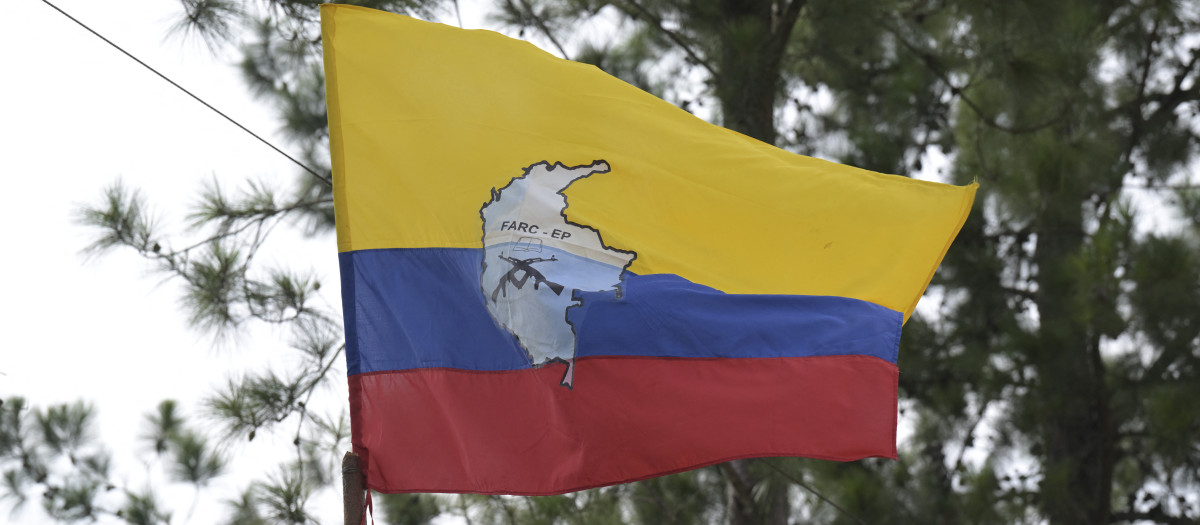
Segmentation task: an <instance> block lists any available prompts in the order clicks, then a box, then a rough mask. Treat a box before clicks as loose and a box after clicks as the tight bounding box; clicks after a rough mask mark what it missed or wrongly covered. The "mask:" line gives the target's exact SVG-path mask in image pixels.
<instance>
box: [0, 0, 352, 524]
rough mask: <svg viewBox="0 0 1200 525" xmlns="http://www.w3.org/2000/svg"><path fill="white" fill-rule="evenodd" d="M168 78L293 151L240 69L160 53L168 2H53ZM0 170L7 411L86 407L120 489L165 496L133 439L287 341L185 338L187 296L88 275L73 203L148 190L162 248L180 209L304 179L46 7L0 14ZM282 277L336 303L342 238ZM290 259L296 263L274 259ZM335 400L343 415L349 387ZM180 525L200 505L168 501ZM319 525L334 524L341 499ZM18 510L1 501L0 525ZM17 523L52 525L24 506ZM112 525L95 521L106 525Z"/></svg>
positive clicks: (127, 263) (125, 266) (233, 485)
mask: <svg viewBox="0 0 1200 525" xmlns="http://www.w3.org/2000/svg"><path fill="white" fill-rule="evenodd" d="M55 3H56V4H57V5H59V7H61V8H63V9H64V10H66V11H67V12H69V13H71V14H72V15H73V16H75V17H76V18H79V19H80V20H82V21H84V22H85V23H87V24H88V25H91V26H92V27H93V28H94V29H96V30H97V31H99V32H100V33H101V34H103V35H105V36H107V37H108V38H110V39H111V40H113V41H115V42H117V43H118V44H120V45H121V46H123V47H125V48H126V49H127V50H128V51H130V52H131V53H133V54H134V55H135V56H138V57H139V58H141V59H142V60H144V61H146V62H147V63H149V64H151V65H153V66H154V67H156V68H158V69H159V70H160V71H162V72H163V73H164V74H166V75H167V76H168V77H170V78H172V79H173V80H175V81H176V82H178V83H180V84H182V85H184V86H185V87H187V88H188V89H190V90H191V91H193V92H194V93H196V94H197V95H199V96H201V97H202V98H204V99H206V100H207V101H208V102H209V103H211V104H213V105H214V106H216V107H218V108H220V109H221V110H222V111H224V112H226V113H227V114H229V115H231V116H233V117H234V118H235V119H237V120H239V121H240V122H242V123H243V124H244V125H246V126H247V127H249V128H250V129H253V130H255V131H256V132H258V133H259V134H261V135H265V136H268V137H272V141H273V142H275V143H276V144H277V145H279V146H280V147H282V148H283V149H285V150H288V149H290V148H289V145H288V144H287V143H286V141H284V140H283V139H281V138H279V137H278V136H277V134H275V133H274V131H275V130H277V129H278V128H279V124H278V122H277V121H276V119H275V117H274V112H273V111H272V110H271V108H270V107H267V106H266V105H264V104H262V103H260V102H259V101H256V100H253V99H252V98H251V97H250V96H249V95H248V94H247V91H246V90H245V89H244V88H243V85H242V83H241V80H240V78H239V77H238V75H237V71H236V69H235V68H234V67H232V66H231V64H232V63H233V62H234V57H233V56H232V54H230V55H228V56H225V57H218V58H213V57H212V56H211V54H210V53H209V51H208V50H207V49H206V48H204V47H203V46H202V45H200V44H199V43H198V42H194V41H191V42H189V41H181V40H179V39H177V38H167V36H166V28H167V27H168V26H169V25H170V23H171V22H172V20H173V18H174V17H176V16H178V15H179V14H180V13H181V7H180V4H179V3H178V2H169V1H163V0H126V1H123V2H96V1H94V0H57V1H56V2H55ZM0 46H2V47H3V49H4V52H3V53H0V71H3V76H2V79H3V81H2V82H0V100H2V101H3V106H0V123H2V124H3V125H2V126H0V158H2V159H3V170H4V173H5V174H6V175H7V176H6V177H5V179H6V180H9V181H10V182H12V183H13V184H12V185H11V186H9V188H8V190H7V192H8V199H6V204H5V205H4V206H3V207H2V208H0V214H2V215H0V220H2V224H3V225H4V226H5V227H4V230H3V232H4V233H3V246H4V248H3V257H0V275H3V279H4V281H3V282H4V285H3V287H2V288H0V290H2V291H0V297H4V298H5V299H6V300H5V301H4V302H3V304H4V305H5V306H4V309H5V311H4V312H3V315H2V316H0V322H2V323H3V343H2V346H0V398H8V397H11V396H23V397H25V398H26V399H27V400H28V401H29V402H30V403H32V404H34V405H36V406H39V407H46V406H48V405H51V404H53V403H62V402H70V401H75V400H79V399H83V400H87V401H90V402H92V403H94V404H95V405H96V407H97V408H98V409H99V413H98V416H99V423H100V429H101V434H102V436H101V437H102V439H103V440H104V441H105V442H106V443H107V444H108V445H109V446H110V447H111V448H112V449H113V453H114V454H113V455H114V462H115V465H116V468H117V472H118V475H117V477H118V479H119V480H121V481H122V482H124V483H125V484H126V487H125V488H128V489H130V490H135V491H136V490H141V489H142V488H143V486H144V485H145V484H146V483H147V473H148V472H149V473H150V477H149V478H148V479H149V482H151V483H155V484H158V483H161V482H163V481H164V480H163V478H162V476H161V473H157V470H156V467H155V465H153V464H151V465H149V466H147V465H144V464H141V463H140V462H139V456H141V457H149V456H148V455H147V454H144V453H143V454H134V452H135V450H137V451H139V452H142V450H141V449H139V448H137V447H138V445H135V442H136V436H137V435H139V434H140V433H141V432H142V426H141V425H142V418H143V415H144V414H145V413H147V412H149V411H151V410H153V409H154V407H155V406H156V405H157V404H158V402H159V401H160V400H162V399H166V398H174V399H178V400H180V401H181V402H182V403H183V407H184V409H185V411H186V412H187V413H189V414H195V413H196V409H197V408H198V407H197V405H196V402H197V400H198V398H199V397H200V396H201V395H202V394H204V393H206V392H209V391H210V390H211V388H212V386H213V385H217V384H220V383H222V382H223V381H224V378H225V377H226V375H227V374H228V373H230V371H231V370H232V371H236V370H242V369H246V368H247V367H252V366H256V365H259V364H262V363H269V362H271V361H272V359H278V358H277V357H272V352H278V351H279V350H280V349H281V348H282V346H281V343H280V342H279V341H280V339H281V334H277V333H271V331H269V330H258V331H256V332H254V333H253V334H250V335H249V336H247V337H244V338H243V339H241V340H240V341H238V342H237V344H235V345H225V346H224V347H220V348H214V346H213V345H212V344H211V340H210V339H209V338H208V337H207V336H205V335H203V334H199V333H197V332H195V331H193V330H190V329H189V328H188V327H187V326H186V323H185V322H184V319H185V315H184V313H183V310H182V309H181V308H179V307H178V304H177V298H178V296H179V293H178V291H179V288H178V287H177V286H176V284H175V283H173V282H171V281H165V282H164V280H163V278H162V277H161V276H158V275H154V274H149V273H147V270H148V269H149V266H148V265H146V264H145V263H144V262H143V261H141V260H140V259H139V258H138V257H137V256H136V255H133V254H130V253H124V252H117V253H114V254H113V255H110V256H106V257H103V258H100V259H94V260H90V261H89V260H86V259H85V258H83V257H82V256H81V255H80V253H79V251H80V249H81V248H82V247H83V246H85V245H86V243H87V242H88V239H89V235H90V232H89V231H87V230H85V229H83V228H81V227H79V226H77V225H75V224H73V221H72V213H73V211H74V210H76V209H78V207H79V206H80V204H82V203H88V202H97V201H98V199H99V198H100V197H101V195H102V188H104V187H105V186H106V185H108V184H111V183H112V182H114V181H115V180H117V179H118V178H120V179H122V180H124V181H125V183H127V184H128V185H130V186H133V187H137V188H141V189H142V190H143V191H144V192H145V194H146V196H147V197H148V198H149V200H150V201H151V202H152V203H153V204H154V210H155V213H156V215H157V216H158V217H159V218H161V219H162V220H163V226H165V229H166V230H167V231H177V230H178V229H179V228H178V227H179V226H180V225H181V220H182V213H183V212H184V206H186V205H187V204H188V203H190V202H192V200H193V195H194V194H195V192H196V190H197V189H198V188H199V187H200V185H201V184H202V183H203V182H204V181H205V180H206V179H210V178H212V177H217V178H219V179H220V180H222V181H225V182H226V183H227V185H228V186H231V187H232V186H234V185H236V184H238V183H240V182H242V181H244V180H246V179H260V180H267V181H274V182H279V183H281V184H282V183H286V182H288V181H290V180H291V178H292V177H294V176H295V172H296V169H295V167H294V166H293V165H292V164H291V163H290V162H289V161H288V160H287V159H285V158H283V157H282V156H280V155H279V154H278V153H275V152H274V151H272V150H270V149H269V148H267V147H266V146H264V145H262V144H261V143H259V142H257V141H256V140H254V139H253V138H252V137H250V136H248V135H246V134H245V133H244V132H242V131H241V130H239V129H237V128H236V127H234V126H233V125H231V124H229V123H228V122H226V121H225V120H224V119H222V118H221V117H220V116H218V115H216V114H214V113H213V112H211V111H210V110H208V109H207V108H205V107H203V106H201V105H200V104H198V103H196V102H195V101H193V100H192V99H190V98H188V97H187V96H186V95H184V94H183V93H181V92H179V91H178V90H176V88H174V87H172V86H170V85H169V84H167V83H166V82H164V81H162V80H161V79H159V78H158V77H156V76H154V75H153V74H152V73H150V72H148V71H146V70H145V69H143V68H142V66H140V65H138V64H136V63H134V62H133V61H131V60H129V59H128V58H127V57H125V56H124V55H121V54H120V53H119V52H117V51H116V50H114V49H112V48H111V47H109V46H108V45H107V44H105V43H103V42H102V41H100V40H99V39H97V38H96V37H95V36H93V35H91V34H90V33H87V32H86V31H85V30H83V29H82V28H80V27H79V26H77V25H75V23H74V22H71V21H70V20H68V19H67V18H65V17H63V16H62V15H61V14H59V13H58V12H56V11H54V10H53V9H51V8H50V7H49V6H47V5H45V4H44V3H42V2H41V1H39V0H9V1H6V2H5V5H4V13H3V15H0ZM272 253H275V254H276V255H275V257H276V261H277V262H278V263H279V264H280V265H286V266H289V267H293V268H296V269H301V270H303V269H314V270H316V271H317V272H319V273H320V274H321V276H322V279H321V281H322V283H323V284H325V285H326V286H324V287H323V288H322V291H323V292H325V293H326V294H327V297H328V298H329V300H330V301H331V302H333V303H335V304H336V302H337V300H338V287H337V286H336V285H337V281H338V275H337V258H336V257H337V256H336V247H335V244H334V239H333V236H332V235H329V236H327V237H322V238H319V239H316V240H315V241H313V242H310V243H295V244H289V245H287V246H286V249H283V250H275V251H274V252H272ZM279 253H286V254H287V256H286V257H285V258H286V259H287V260H280V259H281V256H280V255H278V254H279ZM337 384H338V388H339V389H341V390H339V391H334V392H329V393H328V394H327V396H328V399H331V400H333V401H332V403H333V404H334V405H336V404H337V403H338V402H339V401H340V402H344V400H345V393H344V389H345V384H344V382H343V381H338V382H337ZM290 442H291V439H290V437H289V436H281V437H279V438H277V439H274V440H272V439H270V438H259V439H256V440H255V442H254V443H253V444H252V446H255V447H258V448H247V447H244V446H240V445H239V446H238V448H237V449H235V452H242V454H235V456H234V457H236V458H244V457H246V456H258V457H264V456H266V457H269V456H270V455H271V453H272V452H271V451H272V450H282V451H284V452H285V454H286V453H288V452H290V451H291V450H292V448H291V444H290ZM274 464H275V461H260V462H258V463H253V462H252V463H250V464H246V465H242V466H241V467H240V471H238V472H235V473H234V474H233V475H231V476H228V477H226V478H222V479H221V480H219V481H218V482H216V483H215V487H214V488H213V489H210V490H208V491H206V495H205V497H204V499H202V500H201V503H200V505H198V508H197V509H196V511H195V514H194V515H193V516H192V518H191V519H190V521H188V522H189V523H212V522H214V521H215V520H217V519H218V517H220V516H223V513H224V509H223V508H218V507H216V506H215V505H214V504H213V503H212V502H214V501H220V500H222V499H225V498H229V497H232V496H233V495H234V494H235V493H236V492H238V491H240V490H241V489H242V488H244V486H245V485H246V482H247V479H248V478H249V477H251V476H254V475H256V474H257V472H256V471H259V470H262V469H264V468H273V465H274ZM164 495H166V496H168V497H169V500H168V502H167V503H168V505H169V506H171V507H172V508H173V510H174V511H175V515H176V519H175V520H174V521H173V522H174V523H182V522H183V519H181V518H183V517H184V516H185V515H186V514H187V513H188V512H189V509H188V506H189V505H190V504H191V501H192V494H191V492H190V491H186V490H184V491H180V490H168V491H167V492H165V494H164ZM325 496H326V499H331V498H332V501H331V504H328V505H324V506H322V509H323V511H325V512H326V514H328V515H323V516H322V518H323V519H322V521H327V522H336V521H338V520H340V519H341V518H340V514H341V510H340V506H337V503H338V501H337V498H340V496H339V495H337V494H333V493H332V491H330V493H329V494H326V495H325ZM8 507H9V505H8V503H7V502H0V522H3V521H6V520H7V519H8V518H9V516H8V515H7V511H8ZM27 507H29V509H31V511H29V510H27V511H26V512H24V513H23V514H19V515H17V516H15V517H14V518H13V519H14V521H15V522H17V523H49V521H45V520H44V518H40V517H39V515H40V514H41V513H40V502H39V501H36V499H35V500H31V501H30V502H29V504H28V505H27ZM113 521H114V520H111V519H110V520H104V521H102V522H113Z"/></svg>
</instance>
